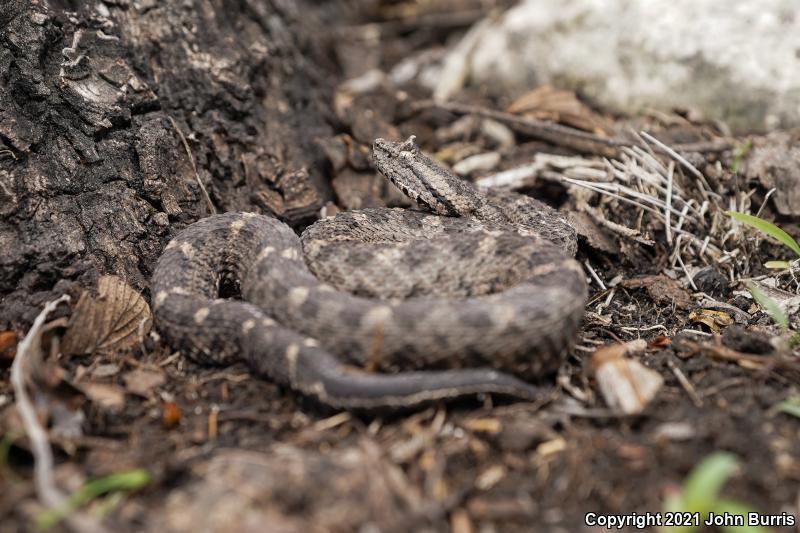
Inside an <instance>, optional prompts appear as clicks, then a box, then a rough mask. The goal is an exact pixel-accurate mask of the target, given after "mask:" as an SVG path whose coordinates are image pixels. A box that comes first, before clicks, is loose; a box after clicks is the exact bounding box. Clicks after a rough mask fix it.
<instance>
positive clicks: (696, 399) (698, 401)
mask: <svg viewBox="0 0 800 533" xmlns="http://www.w3.org/2000/svg"><path fill="white" fill-rule="evenodd" d="M667 366H668V367H669V369H670V370H672V373H673V374H675V377H676V378H677V379H678V383H680V384H681V387H683V390H685V391H686V394H688V395H689V398H690V399H691V400H692V403H693V404H694V406H695V407H703V399H702V398H700V396H699V395H698V394H697V390H696V389H695V388H694V385H692V383H691V382H690V381H689V379H688V378H687V377H686V375H685V374H684V373H683V372H681V369H680V368H678V365H676V364H675V362H674V361H673V360H672V359H667Z"/></svg>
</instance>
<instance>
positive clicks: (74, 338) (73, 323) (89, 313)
mask: <svg viewBox="0 0 800 533" xmlns="http://www.w3.org/2000/svg"><path fill="white" fill-rule="evenodd" d="M152 324H153V317H152V314H151V313H150V306H148V305H147V302H146V301H145V300H144V298H142V296H141V295H140V294H139V293H138V292H136V291H135V290H133V289H132V288H131V287H130V286H129V285H128V284H127V283H125V281H124V280H122V279H120V278H118V277H116V276H103V277H101V278H100V280H99V281H98V283H97V297H94V296H93V295H92V294H91V293H90V292H89V291H85V292H84V293H83V294H82V295H81V297H80V300H78V304H77V305H76V306H75V309H74V311H73V313H72V317H71V319H70V321H69V325H68V326H67V332H66V334H65V335H64V341H63V345H62V349H63V351H64V353H66V354H93V353H112V352H117V351H120V350H124V349H126V348H130V347H131V346H133V345H135V344H136V343H137V342H139V340H140V339H141V338H142V337H143V336H144V335H146V334H147V333H148V332H149V331H150V328H151V326H152Z"/></svg>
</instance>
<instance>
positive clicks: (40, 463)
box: [11, 294, 69, 507]
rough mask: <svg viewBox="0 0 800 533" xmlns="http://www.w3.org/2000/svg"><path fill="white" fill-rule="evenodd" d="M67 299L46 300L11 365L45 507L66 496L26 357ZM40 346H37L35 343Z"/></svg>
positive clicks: (38, 493) (58, 501)
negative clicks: (59, 484)
mask: <svg viewBox="0 0 800 533" xmlns="http://www.w3.org/2000/svg"><path fill="white" fill-rule="evenodd" d="M66 301H69V296H67V295H66V294H65V295H63V296H61V297H60V298H58V299H56V300H53V301H52V302H48V303H47V304H46V305H45V306H44V309H43V310H42V312H41V313H39V315H38V316H37V317H36V319H35V320H34V321H33V325H32V326H31V329H30V330H29V331H28V334H27V335H25V338H24V339H22V341H20V343H19V345H18V346H17V356H16V357H15V358H14V363H13V364H12V365H11V384H12V386H13V387H14V397H15V398H16V403H17V410H18V411H19V416H20V418H21V419H22V424H23V426H24V427H25V433H27V434H28V438H29V439H30V440H31V451H32V452H33V457H34V465H33V472H34V484H35V486H36V493H37V495H38V496H39V500H40V501H41V502H42V503H43V504H44V505H45V506H47V507H58V506H60V505H62V504H63V503H64V502H65V501H66V496H64V494H62V493H61V491H60V490H58V488H57V487H56V484H55V479H54V477H53V452H52V450H51V449H50V442H49V441H48V440H47V432H46V431H45V430H44V428H42V426H41V425H40V424H39V420H38V419H37V418H36V411H35V410H34V408H33V404H32V403H31V399H30V397H29V396H28V391H27V389H26V388H25V370H26V369H25V368H23V365H25V364H26V363H27V359H28V358H30V357H33V356H32V355H31V353H32V352H34V351H35V350H36V349H37V347H35V346H34V345H35V344H38V343H39V342H40V337H39V335H40V334H41V329H42V325H43V324H44V321H45V320H47V315H48V314H50V312H51V311H53V309H55V308H56V307H57V306H58V304H60V303H61V302H66ZM38 349H39V350H41V348H40V347H38Z"/></svg>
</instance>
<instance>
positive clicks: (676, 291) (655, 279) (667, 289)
mask: <svg viewBox="0 0 800 533" xmlns="http://www.w3.org/2000/svg"><path fill="white" fill-rule="evenodd" d="M620 285H621V286H623V287H625V288H626V289H638V288H640V287H644V289H645V290H646V291H647V294H649V295H650V297H651V298H652V299H653V301H654V302H655V303H658V304H667V305H671V304H675V307H677V308H678V309H689V308H690V307H692V306H693V305H694V304H693V302H692V297H691V295H690V294H689V291H687V290H686V289H684V288H683V287H682V286H681V284H680V283H678V282H677V281H675V280H674V279H672V278H668V277H667V276H664V275H663V274H659V275H657V276H641V277H638V278H634V279H628V280H625V281H623V282H621V283H620Z"/></svg>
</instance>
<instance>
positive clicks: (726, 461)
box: [683, 452, 738, 515]
mask: <svg viewBox="0 0 800 533" xmlns="http://www.w3.org/2000/svg"><path fill="white" fill-rule="evenodd" d="M737 466H738V462H737V460H736V457H735V456H734V455H732V454H730V453H723V452H715V453H712V454H711V455H709V456H708V457H706V458H705V459H703V461H702V462H701V463H700V464H698V465H697V466H695V467H694V469H693V470H692V471H691V472H690V473H689V477H688V478H686V482H685V483H684V485H683V501H684V502H685V505H686V510H687V511H689V512H698V513H701V514H703V515H705V514H706V513H708V512H709V511H711V510H712V509H713V508H714V504H715V503H716V501H717V496H718V495H719V491H720V490H721V489H722V486H723V485H724V484H725V482H726V481H727V480H728V478H729V477H730V476H731V474H733V473H734V471H736V468H737Z"/></svg>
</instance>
